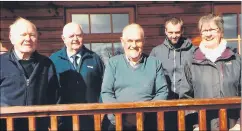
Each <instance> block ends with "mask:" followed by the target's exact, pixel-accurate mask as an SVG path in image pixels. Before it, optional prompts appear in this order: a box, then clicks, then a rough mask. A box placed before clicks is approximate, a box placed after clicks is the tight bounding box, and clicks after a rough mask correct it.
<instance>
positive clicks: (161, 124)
mask: <svg viewBox="0 0 242 131" xmlns="http://www.w3.org/2000/svg"><path fill="white" fill-rule="evenodd" d="M164 120H165V119H164V112H163V111H160V112H157V130H158V131H164V130H165V124H164Z"/></svg>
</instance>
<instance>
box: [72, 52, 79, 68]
mask: <svg viewBox="0 0 242 131" xmlns="http://www.w3.org/2000/svg"><path fill="white" fill-rule="evenodd" d="M78 58H79V56H77V55H75V56H74V58H73V65H74V67H75V69H76V70H78V63H77V60H78Z"/></svg>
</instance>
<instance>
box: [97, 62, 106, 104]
mask: <svg viewBox="0 0 242 131" xmlns="http://www.w3.org/2000/svg"><path fill="white" fill-rule="evenodd" d="M97 62H98V67H99V83H98V84H99V85H100V87H98V89H97V92H99V93H100V94H101V87H102V81H103V75H104V70H105V65H104V63H103V61H102V60H101V58H100V57H98V59H97ZM100 94H99V95H98V97H99V98H98V99H99V103H102V97H101V95H100Z"/></svg>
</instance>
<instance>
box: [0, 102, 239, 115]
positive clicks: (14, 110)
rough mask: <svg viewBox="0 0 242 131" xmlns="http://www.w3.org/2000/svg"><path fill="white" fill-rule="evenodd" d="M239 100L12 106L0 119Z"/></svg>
mask: <svg viewBox="0 0 242 131" xmlns="http://www.w3.org/2000/svg"><path fill="white" fill-rule="evenodd" d="M240 104H241V98H239V97H231V98H213V99H185V100H169V101H167V100H160V101H149V102H133V103H108V104H107V103H95V104H60V105H40V106H12V107H1V108H0V110H1V112H0V114H1V116H0V118H6V117H9V116H23V117H28V116H33V115H34V116H41V117H43V116H49V115H57V116H58V115H59V114H62V115H63V116H64V115H73V114H76V113H78V114H96V113H98V114H100V113H105V114H108V113H119V112H122V113H135V112H139V111H144V112H155V111H161V110H162V111H175V110H199V109H203V108H204V109H220V108H240ZM130 109H132V110H130Z"/></svg>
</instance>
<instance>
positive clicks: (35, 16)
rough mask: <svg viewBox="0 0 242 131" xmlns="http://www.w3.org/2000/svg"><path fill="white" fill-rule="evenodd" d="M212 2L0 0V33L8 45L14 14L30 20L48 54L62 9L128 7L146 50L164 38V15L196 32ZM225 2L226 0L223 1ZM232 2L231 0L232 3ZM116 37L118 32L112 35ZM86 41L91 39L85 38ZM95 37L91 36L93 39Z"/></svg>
mask: <svg viewBox="0 0 242 131" xmlns="http://www.w3.org/2000/svg"><path fill="white" fill-rule="evenodd" d="M214 3H216V2H209V1H206V2H193V1H185V2H182V1H178V2H177V1H138V2H136V1H98V2H92V1H85V2H84V1H51V2H48V1H43V2H42V1H39V2H32V1H31V2H23V1H22V2H1V3H0V4H1V5H2V6H1V13H0V18H1V19H0V23H1V28H0V31H1V35H0V41H2V43H3V46H4V45H5V44H6V46H7V47H9V45H8V44H9V39H8V31H9V29H8V27H9V25H10V24H12V22H13V21H14V20H15V19H16V18H17V17H18V16H22V17H24V18H27V19H29V20H31V21H32V22H33V23H34V24H35V25H36V26H37V29H38V32H39V48H38V49H39V50H41V52H43V53H45V54H51V53H52V52H53V51H56V50H58V49H59V48H61V47H62V46H63V42H62V40H61V34H62V28H63V26H64V25H65V22H66V16H65V14H66V12H65V9H69V8H73V9H83V8H93V9H96V8H107V10H108V8H116V7H118V8H120V7H131V8H134V10H135V12H134V13H135V16H134V20H135V21H134V22H136V23H138V24H140V25H141V26H142V27H143V28H144V31H145V37H146V40H145V41H146V44H145V48H144V51H145V52H146V53H149V52H150V51H151V49H152V48H153V47H154V46H157V45H158V44H161V43H162V42H163V40H164V39H165V33H164V23H165V20H166V19H167V18H168V17H171V16H176V17H181V18H182V19H183V21H184V28H185V30H184V36H187V37H189V38H193V37H196V36H199V33H198V30H197V23H198V20H199V18H200V17H201V16H203V15H206V14H208V13H212V12H213V4H214ZM217 3H218V2H217ZM225 4H226V5H228V4H229V3H228V2H227V3H225ZM233 4H234V3H233ZM113 38H114V39H117V40H118V41H119V36H118V37H117V38H116V37H113ZM87 40H88V41H91V40H90V39H89V38H87ZM93 41H95V40H93Z"/></svg>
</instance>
